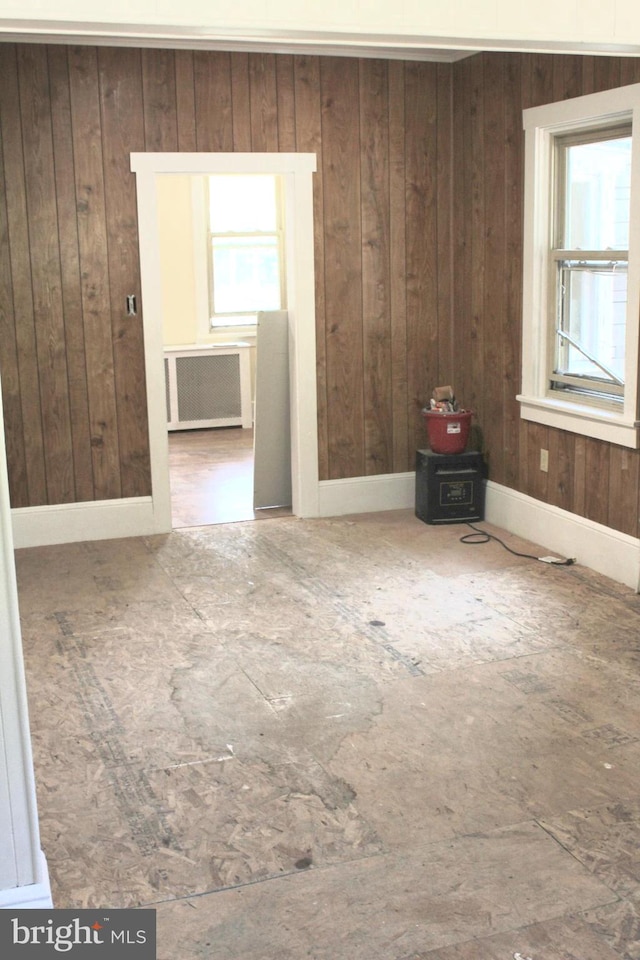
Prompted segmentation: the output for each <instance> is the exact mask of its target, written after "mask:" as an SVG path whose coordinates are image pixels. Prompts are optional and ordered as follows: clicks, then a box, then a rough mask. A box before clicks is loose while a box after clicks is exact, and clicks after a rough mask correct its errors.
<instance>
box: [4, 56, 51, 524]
mask: <svg viewBox="0 0 640 960" xmlns="http://www.w3.org/2000/svg"><path fill="white" fill-rule="evenodd" d="M17 59H18V58H17V51H16V47H15V46H14V45H13V44H10V45H8V46H6V47H5V48H4V49H3V56H2V57H0V98H1V99H0V111H1V114H0V115H1V123H2V128H1V130H2V150H3V154H4V171H5V177H6V184H9V185H10V189H7V188H5V196H6V212H7V234H8V245H7V250H6V251H5V254H8V258H9V263H10V264H11V276H12V290H11V293H12V302H11V304H7V307H8V308H9V309H11V310H12V312H13V318H14V322H15V336H16V347H17V353H16V360H17V370H16V371H15V372H14V375H15V376H17V378H18V380H19V383H20V408H21V413H22V418H21V419H22V436H21V437H20V438H18V443H21V444H22V446H23V449H24V459H25V464H26V477H25V479H26V489H16V484H17V479H16V475H15V474H13V473H12V467H13V464H12V463H10V464H9V471H10V481H9V483H10V488H11V490H12V492H13V494H14V497H15V499H14V500H13V501H12V502H13V503H14V505H21V506H38V505H40V504H44V503H46V502H47V482H46V473H45V459H44V436H43V428H42V402H41V393H40V382H39V379H38V361H37V346H36V331H35V317H34V308H33V291H32V279H31V277H32V257H31V252H30V245H29V229H28V225H29V220H28V216H27V197H26V190H27V184H26V171H25V162H24V150H23V141H22V129H23V124H24V121H23V117H22V104H21V101H20V87H19V83H18V63H17ZM16 114H17V115H16ZM15 445H16V438H15V437H13V438H12V439H11V440H10V441H9V443H8V453H9V452H10V451H12V450H13V449H14V448H15Z"/></svg>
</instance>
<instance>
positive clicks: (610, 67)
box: [594, 57, 620, 90]
mask: <svg viewBox="0 0 640 960" xmlns="http://www.w3.org/2000/svg"><path fill="white" fill-rule="evenodd" d="M594 83H595V89H596V90H611V89H612V88H613V87H619V86H620V59H619V57H596V59H595V63H594Z"/></svg>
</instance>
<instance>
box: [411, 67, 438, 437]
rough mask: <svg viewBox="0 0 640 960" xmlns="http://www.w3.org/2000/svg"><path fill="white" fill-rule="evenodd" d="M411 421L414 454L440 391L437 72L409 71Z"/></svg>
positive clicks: (418, 68)
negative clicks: (424, 415)
mask: <svg viewBox="0 0 640 960" xmlns="http://www.w3.org/2000/svg"><path fill="white" fill-rule="evenodd" d="M405 122H406V125H407V126H408V127H410V128H411V129H412V131H413V133H412V136H411V137H410V138H407V140H406V142H405V174H406V179H405V182H406V186H405V194H406V219H405V225H406V226H405V230H406V234H405V235H406V276H407V280H406V310H407V394H408V404H407V420H408V425H409V443H410V448H411V449H414V450H415V449H417V448H420V447H423V446H424V424H423V422H422V419H421V417H420V410H421V409H422V408H423V407H424V406H425V404H427V403H428V401H429V398H430V396H431V393H432V391H433V388H434V387H435V386H438V382H439V371H438V286H437V283H438V281H437V277H438V273H437V249H438V234H437V216H436V211H437V68H436V66H435V65H434V64H430V63H426V64H415V63H411V64H407V65H406V66H405Z"/></svg>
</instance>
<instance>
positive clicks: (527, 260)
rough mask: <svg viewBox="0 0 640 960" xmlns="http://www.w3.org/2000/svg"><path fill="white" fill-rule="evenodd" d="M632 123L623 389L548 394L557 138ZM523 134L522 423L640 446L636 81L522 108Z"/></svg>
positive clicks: (639, 107)
mask: <svg viewBox="0 0 640 960" xmlns="http://www.w3.org/2000/svg"><path fill="white" fill-rule="evenodd" d="M624 122H631V127H632V132H631V137H632V157H631V199H630V223H629V269H628V277H627V314H626V337H625V390H624V399H623V401H622V402H621V403H606V402H602V403H594V402H589V401H583V400H581V399H580V398H577V397H565V396H562V397H558V396H557V391H556V395H555V396H554V395H551V391H550V389H549V373H550V371H549V366H548V358H549V357H550V356H551V355H552V354H551V346H552V344H551V343H550V338H551V336H552V333H551V331H552V326H551V324H550V323H549V309H550V306H549V305H550V303H552V302H553V297H552V296H551V293H552V291H551V290H550V283H551V277H552V273H551V271H550V261H551V257H552V253H551V249H552V235H553V226H554V223H553V199H552V187H553V182H552V177H553V175H552V157H553V151H554V139H555V137H556V136H558V135H562V134H568V133H571V132H576V131H580V130H583V131H585V130H592V129H596V128H599V127H606V126H611V125H612V124H615V123H624ZM523 125H524V130H525V196H524V261H523V263H524V269H523V326H522V392H521V393H520V394H518V396H517V399H518V400H519V401H520V416H521V417H522V419H524V420H530V421H533V422H535V423H540V424H544V425H546V426H550V427H556V428H558V429H561V430H567V431H570V432H572V433H578V434H581V435H583V436H588V437H594V438H596V439H598V440H605V441H608V442H610V443H616V444H619V445H621V446H625V447H634V448H635V447H637V446H638V429H637V428H638V426H639V425H640V424H639V422H638V396H637V395H638V343H639V327H640V84H631V85H630V86H627V87H619V88H617V89H615V90H607V91H604V92H603V93H595V94H589V95H587V96H584V97H577V98H575V99H573V100H563V101H560V102H558V103H551V104H546V105H544V106H540V107H531V108H530V109H528V110H524V111H523Z"/></svg>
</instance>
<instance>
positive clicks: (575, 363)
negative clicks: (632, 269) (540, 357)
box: [556, 261, 627, 380]
mask: <svg viewBox="0 0 640 960" xmlns="http://www.w3.org/2000/svg"><path fill="white" fill-rule="evenodd" d="M559 269H560V284H561V304H560V313H561V322H560V330H561V331H562V332H563V333H565V334H567V335H568V336H567V337H562V336H559V338H558V339H559V344H558V350H559V353H558V362H557V368H556V372H557V373H565V374H569V375H571V376H578V377H579V376H582V377H597V378H598V379H605V380H606V379H612V378H611V377H609V376H608V374H607V371H609V372H610V373H612V374H614V375H615V377H617V378H618V379H620V380H624V343H625V319H626V306H627V270H626V264H620V263H618V264H616V265H615V266H613V265H610V264H605V263H600V264H595V263H589V264H586V263H580V262H577V261H571V262H570V263H567V262H565V263H564V264H560V266H559Z"/></svg>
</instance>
